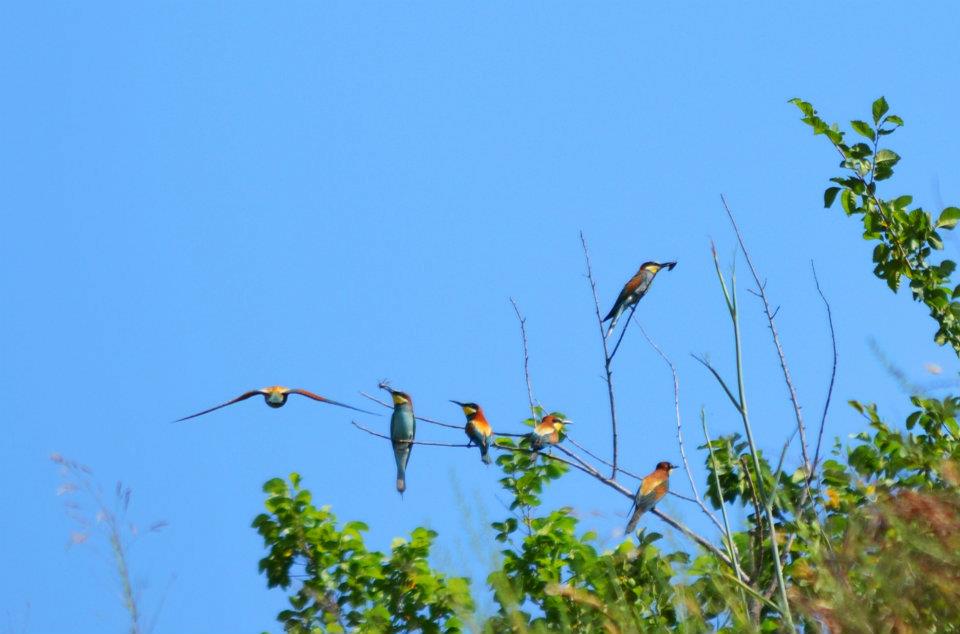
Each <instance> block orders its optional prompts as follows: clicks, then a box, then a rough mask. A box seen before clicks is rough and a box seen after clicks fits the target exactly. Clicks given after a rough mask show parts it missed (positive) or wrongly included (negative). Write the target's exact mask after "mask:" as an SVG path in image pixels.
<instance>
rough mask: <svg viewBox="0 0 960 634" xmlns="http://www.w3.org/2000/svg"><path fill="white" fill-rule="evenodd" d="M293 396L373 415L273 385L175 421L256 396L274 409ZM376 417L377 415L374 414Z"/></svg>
mask: <svg viewBox="0 0 960 634" xmlns="http://www.w3.org/2000/svg"><path fill="white" fill-rule="evenodd" d="M291 394H299V395H301V396H306V397H307V398H312V399H313V400H315V401H319V402H321V403H328V404H330V405H336V406H338V407H346V408H347V409H352V410H354V411H357V412H363V413H365V414H373V412H368V411H367V410H365V409H359V408H357V407H353V406H352V405H347V404H346V403H341V402H339V401H334V400H331V399H329V398H326V397H323V396H320V395H319V394H314V393H313V392H310V391H309V390H301V389H300V388H289V387H283V386H282V385H271V386H270V387H264V388H260V389H259V390H250V391H249V392H244V393H243V394H241V395H240V396H238V397H237V398H235V399H231V400H229V401H227V402H226V403H221V404H220V405H216V406H214V407H211V408H210V409H205V410H203V411H202V412H197V413H196V414H191V415H190V416H184V417H183V418H178V419H177V420H175V421H174V422H175V423H179V422H180V421H184V420H189V419H191V418H196V417H197V416H203V415H204V414H209V413H210V412H212V411H215V410H218V409H220V408H221V407H226V406H227V405H233V404H234V403H239V402H240V401H245V400H247V399H248V398H253V397H254V396H258V395H259V396H263V400H264V401H266V403H267V405H269V406H270V407H273V408H277V407H283V406H284V405H285V404H286V403H287V397H288V396H290V395H291ZM374 415H375V414H374Z"/></svg>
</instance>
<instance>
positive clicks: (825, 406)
mask: <svg viewBox="0 0 960 634" xmlns="http://www.w3.org/2000/svg"><path fill="white" fill-rule="evenodd" d="M810 270H812V271H813V281H814V283H815V284H816V285H817V292H818V293H819V294H820V299H822V300H823V305H824V306H826V308H827V323H828V324H829V325H830V342H831V343H832V344H833V367H832V368H831V369H830V385H829V386H828V387H827V400H826V401H825V402H824V404H823V415H822V416H821V417H820V430H819V432H818V433H817V448H816V450H815V451H814V452H813V465H812V466H811V467H810V475H809V476H808V477H809V478H813V477H814V476H815V474H816V473H817V465H818V464H819V463H820V446H821V444H822V443H823V430H824V427H825V426H826V422H827V410H829V409H830V399H831V397H832V396H833V383H834V381H835V380H836V378H837V333H836V331H835V330H834V328H833V312H832V311H831V310H830V302H828V301H827V298H826V296H824V294H823V291H822V290H821V289H820V280H819V279H817V268H816V267H815V266H814V265H813V260H810Z"/></svg>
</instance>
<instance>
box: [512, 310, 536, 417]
mask: <svg viewBox="0 0 960 634" xmlns="http://www.w3.org/2000/svg"><path fill="white" fill-rule="evenodd" d="M510 303H511V304H513V312H515V313H516V314H517V321H519V322H520V337H521V338H522V339H523V377H524V379H526V381H527V401H528V402H529V403H530V413H531V414H532V415H533V416H534V418H536V416H537V408H536V406H535V403H536V399H534V398H533V382H532V381H531V380H530V350H529V348H528V347H527V318H526V317H524V316H523V315H522V314H520V307H519V306H517V302H516V301H515V300H514V299H513V298H512V297H511V298H510Z"/></svg>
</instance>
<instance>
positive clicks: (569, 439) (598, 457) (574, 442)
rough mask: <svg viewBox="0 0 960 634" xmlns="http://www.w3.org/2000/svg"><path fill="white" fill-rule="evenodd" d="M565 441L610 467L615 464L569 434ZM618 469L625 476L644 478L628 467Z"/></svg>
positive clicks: (636, 478) (635, 478)
mask: <svg viewBox="0 0 960 634" xmlns="http://www.w3.org/2000/svg"><path fill="white" fill-rule="evenodd" d="M565 441H566V442H568V443H570V444H571V445H573V446H574V447H576V448H577V449H579V450H580V451H582V452H583V453H585V454H587V455H588V456H590V457H591V458H593V459H594V460H596V461H597V462H599V463H601V464H604V465H606V466H608V467H612V466H613V463H611V462H610V461H608V460H604V459H603V458H601V457H600V456H598V455H597V454H595V453H593V452H592V451H590V450H589V449H587V448H586V447H584V446H583V445H581V444H580V443H578V442H577V441H576V440H574V439H573V438H571V437H570V436H567V437H566V438H565ZM617 471H618V472H619V473H622V474H623V475H625V476H628V477H630V478H633V479H634V480H643V476H638V475H637V474H635V473H632V472H630V471H627V470H626V469H624V468H622V467H617Z"/></svg>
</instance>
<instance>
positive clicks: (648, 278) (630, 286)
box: [603, 262, 677, 337]
mask: <svg viewBox="0 0 960 634" xmlns="http://www.w3.org/2000/svg"><path fill="white" fill-rule="evenodd" d="M676 265H677V263H676V262H664V263H662V264H661V263H658V262H644V263H643V264H641V265H640V268H639V269H638V270H637V272H636V274H635V275H634V276H633V277H631V278H630V281H629V282H627V283H626V284H625V285H624V287H623V290H622V291H620V295H619V296H618V297H617V301H616V302H614V304H613V308H611V309H610V312H609V313H607V316H606V317H604V318H603V321H609V322H610V327H609V328H607V334H606V335H605V336H607V337H609V336H610V333H612V332H613V329H614V328H616V327H617V320H618V319H620V315H621V314H623V311H625V310H626V309H628V308H630V307H631V306H634V305H636V303H637V302H639V301H640V298H642V297H643V296H644V295H646V294H647V291H648V290H649V289H650V284H652V283H653V278H655V277H656V276H657V273H659V272H660V269H667V270H668V271H672V270H673V267H675V266H676Z"/></svg>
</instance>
